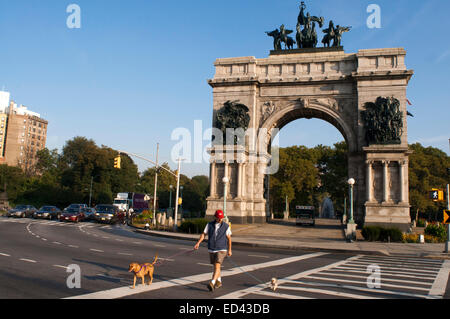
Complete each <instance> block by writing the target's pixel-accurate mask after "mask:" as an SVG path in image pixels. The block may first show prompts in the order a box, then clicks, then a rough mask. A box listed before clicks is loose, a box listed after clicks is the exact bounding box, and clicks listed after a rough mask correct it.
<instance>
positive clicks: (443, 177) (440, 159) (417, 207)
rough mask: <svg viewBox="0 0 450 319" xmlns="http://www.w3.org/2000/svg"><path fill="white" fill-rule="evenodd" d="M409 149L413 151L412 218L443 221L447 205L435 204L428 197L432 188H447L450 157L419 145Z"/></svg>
mask: <svg viewBox="0 0 450 319" xmlns="http://www.w3.org/2000/svg"><path fill="white" fill-rule="evenodd" d="M409 147H410V149H411V150H412V151H413V153H412V154H411V155H410V157H409V188H410V190H409V201H410V204H411V212H412V214H411V215H412V216H411V217H412V218H419V217H425V218H426V219H427V220H429V221H431V220H434V221H437V220H441V216H442V210H443V209H444V208H445V203H435V202H433V201H432V200H430V199H429V197H428V196H429V191H430V190H431V189H432V188H440V189H445V188H446V185H447V183H448V180H449V177H450V176H449V174H448V172H447V167H450V157H449V156H447V154H446V153H445V152H443V151H441V150H439V149H437V148H433V147H427V148H425V147H423V146H422V145H420V144H419V143H416V144H412V145H410V146H409ZM417 213H420V216H416V214H417Z"/></svg>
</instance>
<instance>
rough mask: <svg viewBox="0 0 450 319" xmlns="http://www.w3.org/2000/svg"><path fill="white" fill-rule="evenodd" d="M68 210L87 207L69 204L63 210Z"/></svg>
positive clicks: (85, 206)
mask: <svg viewBox="0 0 450 319" xmlns="http://www.w3.org/2000/svg"><path fill="white" fill-rule="evenodd" d="M69 208H71V209H72V208H73V209H82V208H88V206H87V205H86V204H70V205H69V206H67V207H66V208H64V209H69Z"/></svg>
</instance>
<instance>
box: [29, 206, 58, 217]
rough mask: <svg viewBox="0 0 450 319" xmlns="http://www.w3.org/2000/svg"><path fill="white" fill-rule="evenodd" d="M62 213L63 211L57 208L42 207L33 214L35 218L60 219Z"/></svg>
mask: <svg viewBox="0 0 450 319" xmlns="http://www.w3.org/2000/svg"><path fill="white" fill-rule="evenodd" d="M61 213H62V212H61V210H60V209H59V208H58V207H56V206H42V207H41V208H40V209H39V210H38V211H37V212H35V213H34V214H33V218H44V219H59V218H60V217H61Z"/></svg>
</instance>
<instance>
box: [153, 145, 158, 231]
mask: <svg viewBox="0 0 450 319" xmlns="http://www.w3.org/2000/svg"><path fill="white" fill-rule="evenodd" d="M158 156H159V143H157V144H156V167H155V169H156V170H155V192H154V194H153V224H155V221H156V190H157V188H158V170H159V166H158Z"/></svg>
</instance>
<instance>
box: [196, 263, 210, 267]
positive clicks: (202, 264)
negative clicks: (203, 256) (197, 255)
mask: <svg viewBox="0 0 450 319" xmlns="http://www.w3.org/2000/svg"><path fill="white" fill-rule="evenodd" d="M197 265H200V266H208V267H211V266H212V265H211V264H204V263H197Z"/></svg>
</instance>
